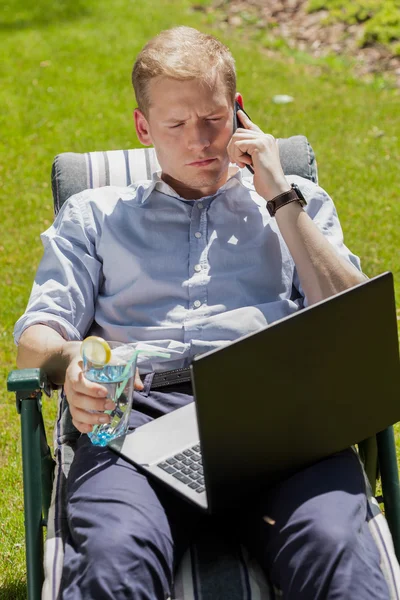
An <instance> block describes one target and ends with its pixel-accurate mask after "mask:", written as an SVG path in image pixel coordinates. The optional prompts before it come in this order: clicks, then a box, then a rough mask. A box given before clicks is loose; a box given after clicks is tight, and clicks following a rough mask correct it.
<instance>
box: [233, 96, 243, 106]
mask: <svg viewBox="0 0 400 600" xmlns="http://www.w3.org/2000/svg"><path fill="white" fill-rule="evenodd" d="M235 100H236V102H238V103H239V104H240V106H241V108H243V97H242V94H239V92H236V94H235Z"/></svg>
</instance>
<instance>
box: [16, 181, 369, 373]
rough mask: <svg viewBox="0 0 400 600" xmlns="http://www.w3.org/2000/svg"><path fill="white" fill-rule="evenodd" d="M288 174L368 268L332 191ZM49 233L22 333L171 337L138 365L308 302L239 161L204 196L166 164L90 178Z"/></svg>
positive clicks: (155, 341) (159, 340)
mask: <svg viewBox="0 0 400 600" xmlns="http://www.w3.org/2000/svg"><path fill="white" fill-rule="evenodd" d="M287 180H288V182H289V183H291V182H294V183H297V184H298V185H299V186H300V188H301V190H302V192H303V194H304V196H305V198H306V200H307V202H308V204H307V207H306V210H307V212H308V214H309V215H310V217H311V218H312V219H313V221H314V222H315V224H316V225H317V226H318V227H319V228H320V230H321V231H322V232H323V234H324V235H325V236H326V238H327V239H328V240H329V242H330V243H331V244H332V245H333V246H334V247H335V249H336V251H337V252H338V253H339V254H340V255H341V256H342V257H344V258H345V259H347V260H349V261H350V262H351V263H353V264H354V265H355V266H356V267H357V268H360V263H359V259H358V258H357V257H356V256H355V255H354V254H352V253H351V252H350V251H349V250H348V249H347V248H346V246H345V245H344V243H343V234H342V229H341V226H340V223H339V220H338V217H337V213H336V210H335V207H334V204H333V202H332V200H331V199H330V197H329V196H328V194H327V193H326V192H325V191H324V190H323V189H322V188H320V187H319V186H317V185H315V184H314V183H312V182H311V181H308V180H305V179H302V178H301V177H297V176H288V177H287ZM41 238H42V241H43V245H44V255H43V258H42V261H41V263H40V266H39V268H38V271H37V274H36V278H35V282H34V285H33V289H32V293H31V296H30V299H29V303H28V307H27V309H26V312H25V313H24V315H23V316H22V317H21V318H20V319H19V320H18V322H17V323H16V326H15V331H14V335H15V341H16V343H18V340H19V338H20V336H21V334H22V332H23V331H24V329H26V328H27V327H29V326H30V325H33V324H37V323H44V324H46V325H49V326H50V327H53V328H54V329H55V330H56V331H58V332H59V333H60V334H61V335H62V336H63V337H64V338H65V339H67V340H81V339H83V338H84V337H85V336H86V335H88V333H89V332H90V333H91V334H93V335H99V336H101V337H104V338H105V339H107V340H118V341H122V342H126V343H135V344H136V345H137V347H139V348H140V347H142V346H145V345H146V344H147V345H148V344H150V345H151V346H152V347H153V348H154V347H156V348H159V349H168V352H170V354H171V358H170V359H168V361H167V362H155V361H160V359H153V360H150V359H146V358H144V356H142V363H141V368H142V370H143V371H147V370H153V369H154V370H166V369H174V368H178V367H182V366H187V365H188V364H189V363H190V360H191V358H192V357H193V356H194V355H196V354H200V353H203V352H206V351H208V350H212V349H214V348H218V347H220V346H222V345H224V344H226V343H228V342H230V341H231V340H235V339H236V338H238V337H240V336H242V335H245V334H248V333H250V332H254V331H257V330H258V329H260V328H262V327H265V326H267V325H268V324H269V323H272V322H273V321H276V320H277V319H281V318H282V317H285V316H286V315H289V314H291V313H293V312H295V311H297V310H299V309H300V308H302V307H303V306H305V305H306V304H307V299H306V298H305V297H304V293H303V290H302V288H301V285H300V282H299V278H298V274H297V271H296V267H295V265H294V262H293V259H292V257H291V255H290V253H289V251H288V248H287V246H286V244H285V242H284V240H283V238H282V236H281V234H280V231H279V228H278V226H277V223H276V220H275V219H274V218H271V217H270V215H269V213H268V211H267V209H266V202H265V200H264V199H263V198H262V197H260V196H259V195H258V194H257V193H256V192H255V189H254V185H253V182H252V178H249V179H247V178H242V175H241V173H240V172H238V173H236V174H235V175H233V176H232V177H231V178H230V179H229V180H228V181H227V183H226V184H225V185H224V186H222V187H221V188H220V189H219V190H218V192H217V193H216V194H214V195H213V196H206V197H204V198H201V199H200V200H191V201H188V200H184V199H183V198H181V197H180V196H179V195H178V194H177V193H176V192H175V191H174V190H173V189H172V188H171V187H170V186H168V185H167V184H166V183H165V182H163V181H162V180H161V179H160V178H159V175H154V177H153V180H152V181H145V182H140V183H137V184H134V185H132V186H130V187H127V188H117V187H103V188H98V189H94V190H86V191H84V192H82V193H79V194H76V195H75V196H72V197H71V198H70V199H69V200H68V201H67V202H66V203H65V204H64V206H63V208H62V209H61V211H60V213H59V215H58V216H57V218H56V220H55V222H54V224H53V225H52V226H51V227H50V228H49V229H48V230H47V231H45V232H44V233H43V234H42V236H41ZM138 342H139V344H137V343H138Z"/></svg>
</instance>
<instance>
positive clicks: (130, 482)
mask: <svg viewBox="0 0 400 600" xmlns="http://www.w3.org/2000/svg"><path fill="white" fill-rule="evenodd" d="M145 383H146V382H145ZM147 388H148V389H146V385H145V390H144V393H143V394H140V395H139V396H138V395H137V394H135V397H136V401H135V404H134V406H135V409H134V411H133V413H132V417H131V423H130V425H131V427H136V426H139V425H140V424H142V423H143V422H147V421H148V420H151V419H152V418H153V416H154V417H156V416H159V415H160V414H162V408H163V407H167V408H166V410H165V412H168V411H169V410H174V409H175V408H179V406H183V405H184V404H186V403H187V402H189V401H191V399H192V398H191V396H190V394H187V393H185V394H181V393H179V392H176V391H172V392H171V393H168V394H164V393H163V392H162V391H158V392H157V393H154V392H152V391H150V389H149V386H147ZM138 408H139V409H140V410H138ZM143 408H144V410H145V411H146V412H144V410H143ZM350 500H351V501H350ZM354 500H356V501H355V502H354ZM79 505H81V507H82V508H83V507H84V510H78V514H77V507H79ZM100 505H102V508H100V512H99V507H100ZM121 506H124V509H123V511H122V512H123V514H124V515H125V517H124V518H125V520H128V521H129V522H130V524H131V525H132V526H134V527H136V529H137V524H138V519H139V521H140V523H141V524H142V525H143V523H144V524H145V528H150V529H151V528H154V529H157V531H158V532H159V537H158V538H157V537H156V538H155V539H153V540H151V543H155V544H160V548H161V551H162V552H163V551H164V552H165V553H166V554H168V552H167V550H166V547H165V546H163V544H164V543H165V540H164V541H162V540H161V537H162V536H163V535H165V532H167V537H168V536H169V537H168V542H167V545H168V544H171V547H172V546H173V554H174V556H173V559H171V569H172V563H174V564H175V565H176V562H177V560H179V558H180V556H181V555H182V553H183V552H184V550H185V548H186V547H187V545H188V544H189V542H190V538H191V536H192V534H193V533H194V531H195V530H196V528H198V527H199V526H200V524H201V523H203V524H204V523H205V520H207V517H204V516H203V515H201V514H200V513H198V512H197V511H196V509H192V508H191V507H190V506H189V505H188V504H187V503H186V502H185V501H184V500H181V499H180V498H178V497H177V496H175V494H172V493H170V492H169V490H168V489H167V488H165V487H164V486H162V485H161V484H158V483H155V482H152V481H148V480H147V478H146V476H145V475H143V474H142V473H140V472H138V471H137V470H136V468H135V467H134V466H133V465H130V464H129V463H128V462H126V461H125V460H124V459H122V458H121V457H119V456H117V455H116V454H114V453H113V452H112V451H110V450H108V449H107V448H97V447H95V446H92V445H91V443H90V442H89V440H88V438H87V436H82V437H81V438H80V439H79V440H78V444H77V448H76V454H75V459H74V462H73V464H72V466H71V471H70V474H69V477H68V483H67V515H68V521H69V529H70V532H71V533H72V538H71V539H72V540H73V539H74V533H73V531H74V529H76V522H77V521H76V518H77V516H78V522H81V519H82V517H83V516H84V515H86V516H84V518H87V519H88V521H89V522H91V523H92V525H93V523H95V522H96V520H97V519H98V518H100V519H101V521H104V522H105V523H106V522H108V526H110V525H111V527H112V529H113V530H114V529H115V527H116V526H120V527H121V526H123V523H121V520H120V519H116V521H114V519H113V514H112V512H113V510H119V509H120V507H121ZM343 508H344V510H342V509H343ZM347 509H348V510H347ZM354 511H355V513H358V515H359V517H360V522H361V521H366V494H365V484H364V482H363V474H362V470H361V467H360V464H359V462H358V458H357V457H356V456H355V455H354V453H353V451H351V450H348V451H345V452H343V453H340V454H338V455H336V456H335V457H331V458H329V459H327V460H325V461H321V462H320V463H318V464H317V465H314V466H313V467H312V468H310V469H308V470H305V471H303V472H301V473H299V474H298V475H295V476H294V477H293V478H291V479H290V480H288V481H286V482H284V483H283V484H280V485H279V486H275V488H273V489H271V490H269V492H268V493H267V494H266V496H265V497H264V498H258V499H257V502H255V504H254V510H251V511H250V512H248V511H247V512H246V514H243V515H235V516H234V517H233V516H231V517H230V519H229V520H221V521H220V523H219V525H220V526H221V527H222V528H223V529H225V531H227V532H229V535H230V536H234V537H238V538H239V539H241V541H243V542H244V544H245V545H246V546H247V547H248V548H249V549H250V552H251V553H252V554H254V555H256V556H257V558H258V560H259V561H260V563H261V565H262V566H263V568H264V569H265V570H267V571H269V572H270V573H271V572H272V573H274V568H275V567H276V565H275V561H274V558H273V557H275V556H277V555H279V553H280V551H281V548H280V546H282V544H283V545H285V544H284V542H282V535H281V531H282V530H284V529H285V524H287V523H289V522H292V521H293V519H294V518H295V520H296V519H297V523H298V522H300V521H301V519H302V518H303V517H304V518H306V517H307V518H309V517H310V515H313V517H315V519H314V521H315V520H317V521H318V522H319V523H320V527H321V529H322V530H323V529H324V527H327V530H328V531H329V525H330V524H331V523H332V520H333V519H334V520H335V523H336V525H337V526H338V527H339V528H340V529H342V530H343V531H345V530H346V528H348V527H351V525H352V524H354V522H355V521H354V516H355V514H354ZM127 515H130V516H129V517H128V516H127ZM264 516H267V517H269V521H268V522H266V521H265V520H264V519H263V517H264ZM211 523H212V521H211ZM270 523H274V525H271V524H270ZM207 526H210V522H208V523H207ZM71 530H72V531H71ZM88 531H90V528H89V529H88ZM96 537H97V539H99V537H98V536H96ZM121 541H122V540H121ZM99 542H100V545H101V544H102V542H101V540H99ZM74 543H79V541H78V540H75V541H73V544H74ZM275 571H276V572H279V570H277V569H276V568H275ZM274 579H275V582H276V583H280V582H279V577H275V578H274Z"/></svg>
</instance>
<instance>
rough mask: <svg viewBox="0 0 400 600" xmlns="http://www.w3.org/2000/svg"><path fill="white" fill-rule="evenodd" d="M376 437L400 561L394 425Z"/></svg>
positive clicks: (399, 501) (389, 519) (387, 512)
mask: <svg viewBox="0 0 400 600" xmlns="http://www.w3.org/2000/svg"><path fill="white" fill-rule="evenodd" d="M376 438H377V442H378V457H379V468H380V472H381V480H382V493H383V502H384V505H385V516H386V519H387V522H388V525H389V529H390V532H391V534H392V538H393V544H394V549H395V552H396V556H397V560H398V561H400V484H399V471H398V466H397V457H396V444H395V439H394V431H393V427H392V426H391V427H388V428H387V429H385V430H384V431H381V432H380V433H378V434H377V436H376Z"/></svg>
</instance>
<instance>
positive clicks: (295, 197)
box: [267, 183, 307, 217]
mask: <svg viewBox="0 0 400 600" xmlns="http://www.w3.org/2000/svg"><path fill="white" fill-rule="evenodd" d="M290 185H291V188H292V189H291V190H289V191H287V192H283V194H279V196H275V198H272V200H269V201H268V202H267V209H268V212H269V214H270V215H271V217H274V216H275V213H276V211H277V210H278V208H281V207H282V206H285V204H290V202H298V203H299V204H300V206H306V205H307V202H306V199H305V198H304V196H303V194H302V193H301V190H300V188H299V186H298V185H297V184H296V183H291V184H290Z"/></svg>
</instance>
